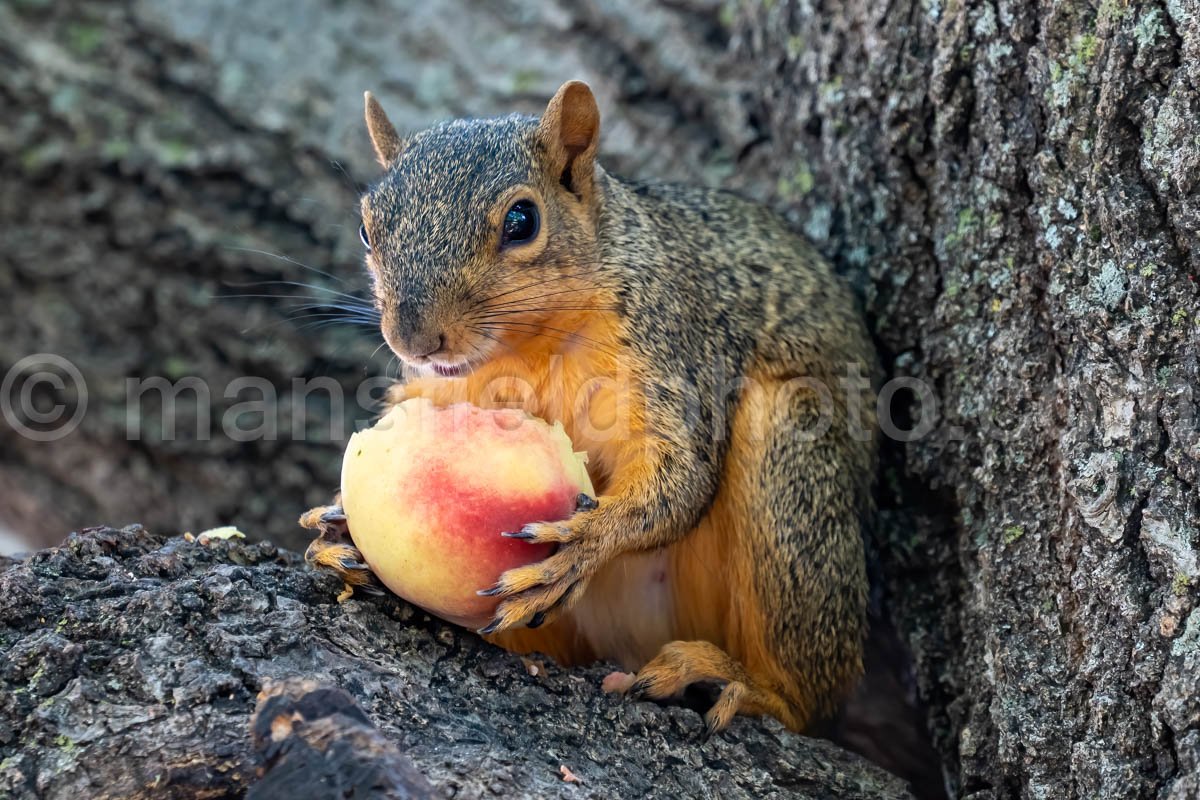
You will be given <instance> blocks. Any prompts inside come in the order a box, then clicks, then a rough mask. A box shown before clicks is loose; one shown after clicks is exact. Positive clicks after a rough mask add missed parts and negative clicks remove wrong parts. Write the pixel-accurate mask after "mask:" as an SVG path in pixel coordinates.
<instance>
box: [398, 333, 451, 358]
mask: <svg viewBox="0 0 1200 800" xmlns="http://www.w3.org/2000/svg"><path fill="white" fill-rule="evenodd" d="M406 344H407V345H408V347H407V348H406V349H407V350H408V352H409V353H410V354H411V355H412V357H413V358H424V357H425V356H431V355H433V354H434V353H436V352H438V351H439V350H441V349H442V348H443V347H445V346H446V335H445V334H443V333H420V334H417V335H415V336H411V337H409V339H408V341H407V342H406Z"/></svg>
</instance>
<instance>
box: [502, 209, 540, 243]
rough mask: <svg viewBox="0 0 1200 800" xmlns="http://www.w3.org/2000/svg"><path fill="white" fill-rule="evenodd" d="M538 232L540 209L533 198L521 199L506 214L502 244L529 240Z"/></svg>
mask: <svg viewBox="0 0 1200 800" xmlns="http://www.w3.org/2000/svg"><path fill="white" fill-rule="evenodd" d="M537 233H538V210H537V206H535V205H534V204H533V201H531V200H521V201H519V202H517V203H514V204H513V207H512V208H510V209H509V210H508V213H507V214H505V215H504V229H503V230H502V231H501V233H500V244H502V245H504V244H520V243H522V242H528V241H529V240H530V239H532V238H533V237H535V236H537Z"/></svg>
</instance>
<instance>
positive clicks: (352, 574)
mask: <svg viewBox="0 0 1200 800" xmlns="http://www.w3.org/2000/svg"><path fill="white" fill-rule="evenodd" d="M300 527H302V528H309V529H310V530H316V531H317V532H318V535H317V538H316V539H313V540H312V542H311V543H310V544H309V545H308V549H307V550H305V551H304V560H305V561H306V562H307V563H308V564H310V565H312V566H313V567H315V568H317V569H324V570H329V571H330V572H334V573H336V574H337V576H338V577H339V578H341V579H342V585H343V588H342V593H341V594H339V595H338V597H337V599H338V602H339V603H341V602H344V601H346V600H348V599H350V597H351V596H353V594H354V591H355V590H356V589H358V590H360V591H362V592H364V593H366V594H383V590H382V589H381V588H380V587H379V583H378V580H377V579H376V578H375V573H373V572H371V569H370V567H368V566H367V564H366V562H365V561H363V557H362V553H360V552H359V551H358V548H357V547H355V546H354V544H353V542H352V541H351V539H350V526H349V525H348V524H347V522H346V512H345V511H343V510H342V507H341V506H340V505H331V506H318V507H317V508H313V509H310V510H309V511H306V512H305V513H304V515H303V516H301V517H300Z"/></svg>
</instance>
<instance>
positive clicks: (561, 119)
mask: <svg viewBox="0 0 1200 800" xmlns="http://www.w3.org/2000/svg"><path fill="white" fill-rule="evenodd" d="M538 138H539V139H540V140H541V141H542V144H543V145H545V147H546V152H547V154H549V156H550V163H551V166H552V167H553V169H554V170H555V171H556V172H557V173H558V175H559V181H560V182H561V183H562V185H563V186H565V187H567V189H569V190H570V191H571V192H574V193H575V194H576V195H578V196H580V197H582V196H583V195H584V193H585V192H587V191H588V190H589V189H591V184H592V177H593V175H594V174H595V163H596V144H597V142H598V141H599V139H600V109H598V108H597V107H596V98H595V97H593V96H592V90H591V89H590V88H589V87H588V85H587V84H586V83H584V82H583V81H567V82H566V83H564V84H563V85H562V87H561V88H560V89H559V90H558V93H557V94H555V95H554V99H552V100H551V101H550V104H549V105H548V106H546V111H545V113H544V114H542V121H541V123H540V124H539V125H538Z"/></svg>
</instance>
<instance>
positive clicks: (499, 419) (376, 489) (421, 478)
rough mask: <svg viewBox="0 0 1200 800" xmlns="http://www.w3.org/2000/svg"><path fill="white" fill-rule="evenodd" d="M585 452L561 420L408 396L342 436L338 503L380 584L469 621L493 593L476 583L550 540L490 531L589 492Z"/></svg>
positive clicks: (486, 615)
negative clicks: (487, 593)
mask: <svg viewBox="0 0 1200 800" xmlns="http://www.w3.org/2000/svg"><path fill="white" fill-rule="evenodd" d="M585 463H586V455H585V454H583V453H576V452H574V449H573V448H572V446H571V440H570V439H569V438H568V437H567V434H566V432H565V431H564V430H563V428H562V425H561V424H558V423H555V424H554V425H550V424H548V423H546V422H545V421H543V420H540V419H538V418H536V417H533V416H530V415H528V414H526V413H525V412H523V411H519V410H513V409H494V410H489V409H482V408H479V407H477V406H472V405H469V404H465V403H464V404H459V405H453V406H448V407H445V408H438V407H435V406H434V405H433V403H432V402H430V401H428V400H425V399H421V398H417V399H412V400H407V401H405V402H403V403H400V404H398V405H396V406H394V407H393V408H392V409H391V410H390V411H389V412H388V413H387V414H386V415H385V416H384V417H383V418H381V419H380V420H379V422H378V423H377V424H376V425H375V426H374V427H373V428H369V429H367V430H363V431H360V432H358V433H356V434H354V435H353V436H351V437H350V442H349V444H348V445H347V447H346V455H345V458H344V460H343V461H342V508H343V509H344V510H345V512H346V519H347V523H348V525H349V528H350V536H351V538H352V539H353V540H354V544H355V545H356V546H357V547H358V549H359V551H361V552H362V555H363V559H364V560H365V561H366V563H367V565H368V566H369V567H370V568H371V570H372V571H373V572H374V573H375V575H376V576H377V577H378V578H379V579H380V581H382V582H383V584H384V585H385V586H387V587H388V588H389V589H391V590H392V591H393V592H395V593H396V594H398V595H400V596H401V597H403V598H404V599H406V600H408V601H409V602H411V603H413V604H415V605H418V606H420V607H421V608H424V609H425V610H426V611H429V612H430V613H431V614H435V615H437V616H439V617H442V618H443V619H446V620H449V621H451V622H454V623H457V624H459V625H464V626H467V627H475V628H477V627H480V626H482V625H484V624H486V623H487V622H488V621H489V620H490V619H491V617H492V614H493V612H494V611H495V609H496V606H497V605H498V603H499V600H498V599H497V598H494V597H481V596H479V595H478V594H477V590H479V589H486V588H488V587H491V586H492V585H494V584H495V583H496V580H497V579H498V578H499V577H500V575H501V574H502V573H503V572H505V571H506V570H509V569H512V568H514V567H519V566H523V565H525V564H530V563H533V562H536V561H540V560H542V559H544V558H545V557H546V556H548V555H550V554H551V553H552V552H553V548H554V546H553V545H551V544H531V543H529V542H525V541H521V540H519V539H510V538H506V537H503V536H501V535H500V534H501V533H502V532H506V531H519V530H521V528H522V527H524V526H525V525H526V524H528V523H531V522H553V521H557V520H562V519H566V518H567V517H569V516H571V514H573V513H574V511H575V506H576V498H577V497H578V496H579V495H580V494H587V495H589V496H591V495H592V494H593V489H592V483H591V480H590V479H589V478H588V473H587V469H586V467H585Z"/></svg>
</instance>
